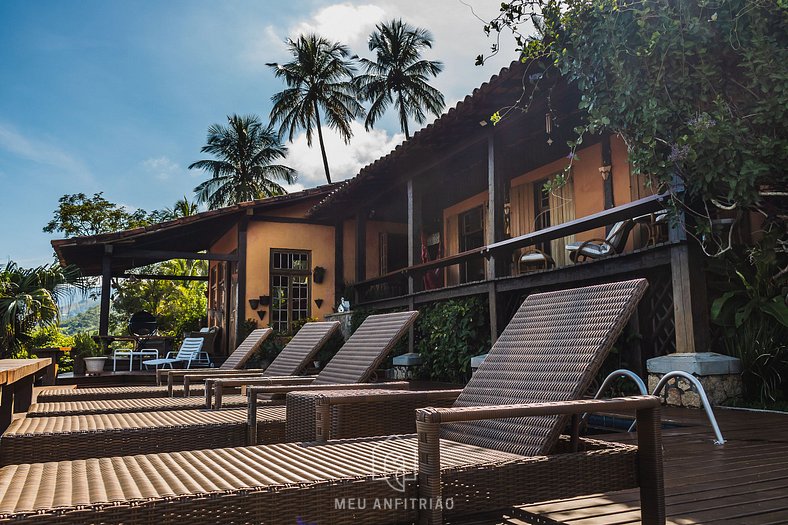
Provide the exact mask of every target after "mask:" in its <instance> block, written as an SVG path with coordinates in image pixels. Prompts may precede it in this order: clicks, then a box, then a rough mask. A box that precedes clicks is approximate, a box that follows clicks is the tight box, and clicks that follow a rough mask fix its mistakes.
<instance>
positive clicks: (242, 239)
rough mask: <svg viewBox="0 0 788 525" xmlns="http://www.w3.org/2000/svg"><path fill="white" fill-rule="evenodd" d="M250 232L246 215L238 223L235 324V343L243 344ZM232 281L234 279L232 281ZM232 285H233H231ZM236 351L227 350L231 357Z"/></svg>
mask: <svg viewBox="0 0 788 525" xmlns="http://www.w3.org/2000/svg"><path fill="white" fill-rule="evenodd" d="M248 230H249V216H247V215H245V216H244V217H243V218H242V219H241V221H240V222H239V223H238V297H236V299H237V300H238V306H237V309H236V315H237V316H238V318H237V319H236V322H235V343H236V344H240V343H241V330H242V327H241V325H242V323H243V322H244V321H245V320H246V252H247V232H248ZM231 281H232V279H231ZM230 284H232V283H230ZM233 350H234V349H233V348H229V347H228V348H227V354H228V355H229V354H230V353H231V352H232V351H233Z"/></svg>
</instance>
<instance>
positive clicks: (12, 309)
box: [0, 262, 84, 357]
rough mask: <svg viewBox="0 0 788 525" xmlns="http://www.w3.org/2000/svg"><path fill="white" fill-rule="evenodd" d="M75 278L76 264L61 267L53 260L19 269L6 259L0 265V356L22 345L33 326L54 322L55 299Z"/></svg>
mask: <svg viewBox="0 0 788 525" xmlns="http://www.w3.org/2000/svg"><path fill="white" fill-rule="evenodd" d="M78 279H79V271H78V270H77V269H76V268H75V267H73V266H71V267H68V268H61V267H60V265H58V264H56V263H55V264H50V265H43V266H39V267H36V268H22V267H20V266H18V265H17V264H16V263H14V262H9V263H7V264H6V265H5V266H4V267H3V268H0V356H2V357H9V356H10V355H12V354H13V353H14V352H16V351H18V350H20V349H22V348H24V343H25V342H26V341H27V340H28V339H29V338H30V335H31V332H32V331H33V329H35V328H37V327H41V326H52V325H57V323H58V321H59V319H60V316H59V312H58V306H57V305H58V301H61V300H62V299H63V298H64V297H66V296H67V295H68V293H69V291H70V289H69V287H68V285H69V284H72V285H73V284H78ZM83 291H84V290H83Z"/></svg>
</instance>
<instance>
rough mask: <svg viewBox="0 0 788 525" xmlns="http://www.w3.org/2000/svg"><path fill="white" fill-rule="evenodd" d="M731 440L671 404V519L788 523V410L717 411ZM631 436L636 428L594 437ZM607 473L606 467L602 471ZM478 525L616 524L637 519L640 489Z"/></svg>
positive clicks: (530, 509)
mask: <svg viewBox="0 0 788 525" xmlns="http://www.w3.org/2000/svg"><path fill="white" fill-rule="evenodd" d="M716 415H717V420H718V422H719V424H720V428H721V429H722V433H723V435H724V437H725V439H726V440H727V443H725V444H724V445H722V446H718V445H715V444H714V443H713V434H712V432H711V428H710V427H709V426H708V425H707V423H706V421H705V419H704V415H703V412H702V411H700V410H685V409H666V410H664V412H663V419H664V420H665V421H668V422H675V423H680V424H682V425H686V426H683V427H681V428H667V429H665V430H664V431H663V441H664V448H665V456H664V457H665V492H666V510H667V515H668V523H669V524H673V525H694V524H715V525H721V524H731V525H732V524H736V525H767V524H770V525H771V524H785V523H788V414H779V413H763V412H762V413H757V412H745V411H740V410H727V409H717V410H716ZM594 437H595V438H600V439H608V440H611V441H620V442H633V441H635V437H634V434H626V433H621V434H610V435H604V436H594ZM600 475H602V476H603V475H604V473H602V472H601V473H600ZM473 523H474V524H481V523H487V524H489V523H499V524H506V525H510V524H511V525H514V524H518V525H521V524H540V525H541V524H544V525H554V524H556V523H567V524H570V525H613V524H625V523H626V524H634V523H640V507H639V497H638V492H637V491H636V490H633V491H622V492H615V493H611V494H597V495H592V496H587V497H582V498H574V499H569V500H560V501H551V502H545V503H540V504H537V505H527V506H524V507H521V508H518V509H513V510H512V512H510V513H508V515H507V516H504V517H503V519H493V518H490V519H484V520H479V521H474V522H473Z"/></svg>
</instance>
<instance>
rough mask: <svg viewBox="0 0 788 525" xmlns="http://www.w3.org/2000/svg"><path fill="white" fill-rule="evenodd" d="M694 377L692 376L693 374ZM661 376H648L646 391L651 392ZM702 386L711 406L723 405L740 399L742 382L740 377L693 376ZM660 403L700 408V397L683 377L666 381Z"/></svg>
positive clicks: (731, 375) (730, 375) (729, 375)
mask: <svg viewBox="0 0 788 525" xmlns="http://www.w3.org/2000/svg"><path fill="white" fill-rule="evenodd" d="M693 375H694V374H693ZM662 376H663V374H649V375H648V391H649V392H653V391H654V389H655V388H656V387H657V383H658V382H659V380H660V379H662ZM695 377H697V379H698V380H699V381H700V383H701V385H703V389H704V390H705V391H706V396H707V397H708V398H709V401H711V403H712V405H724V404H726V403H730V402H732V401H735V400H738V399H741V396H742V381H741V376H740V375H734V374H728V375H710V376H695ZM660 397H661V398H662V402H663V403H665V404H667V405H670V406H679V407H687V408H700V407H701V399H700V395H699V394H698V393H697V392H696V391H695V387H694V385H692V384H691V383H690V382H689V381H688V380H687V379H685V378H683V377H673V378H671V379H668V382H667V384H666V385H665V386H664V387H663V390H662V393H661V395H660Z"/></svg>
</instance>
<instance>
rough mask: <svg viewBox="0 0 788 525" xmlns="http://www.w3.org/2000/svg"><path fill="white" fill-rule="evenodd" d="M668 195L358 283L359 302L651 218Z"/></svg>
mask: <svg viewBox="0 0 788 525" xmlns="http://www.w3.org/2000/svg"><path fill="white" fill-rule="evenodd" d="M669 198H670V197H669V195H666V194H659V195H651V196H649V197H645V198H643V199H639V200H636V201H633V202H629V203H627V204H622V205H621V206H616V207H614V208H610V209H608V210H604V211H601V212H598V213H594V214H591V215H587V216H585V217H581V218H579V219H574V220H571V221H568V222H565V223H562V224H558V225H555V226H549V227H547V228H543V229H541V230H537V231H535V232H531V233H527V234H525V235H519V236H517V237H513V238H511V239H507V240H505V241H500V242H497V243H494V244H490V245H487V246H481V247H479V248H474V249H473V250H468V251H465V252H461V253H458V254H454V255H450V256H448V257H443V258H441V259H436V260H434V261H429V262H425V263H420V264H415V265H413V266H408V267H407V268H402V269H400V270H397V271H394V272H390V273H387V274H385V275H381V276H379V277H374V278H372V279H367V280H365V281H362V282H359V283H356V285H355V290H356V302H357V303H362V304H363V303H367V302H371V301H375V300H379V299H390V298H394V297H402V296H406V295H408V293H409V286H408V283H409V280H410V279H413V281H414V288H415V290H419V289H420V284H421V280H422V276H423V275H424V273H425V272H427V271H430V270H434V269H436V268H447V267H449V266H453V265H457V264H462V263H465V262H468V261H471V260H478V259H482V258H486V259H490V258H493V257H494V258H495V259H496V260H499V261H507V260H511V257H512V254H513V253H514V251H515V250H519V249H522V248H527V247H529V246H535V245H538V244H542V243H546V242H549V241H552V240H554V239H561V238H563V237H567V236H569V235H574V234H577V233H581V232H585V231H589V230H593V229H596V228H600V227H603V226H607V225H610V224H614V223H616V222H619V221H624V220H627V219H636V218H638V217H643V216H646V215H648V214H653V213H657V212H659V211H662V210H664V209H665V202H666V201H667V200H668V199H669Z"/></svg>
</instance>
